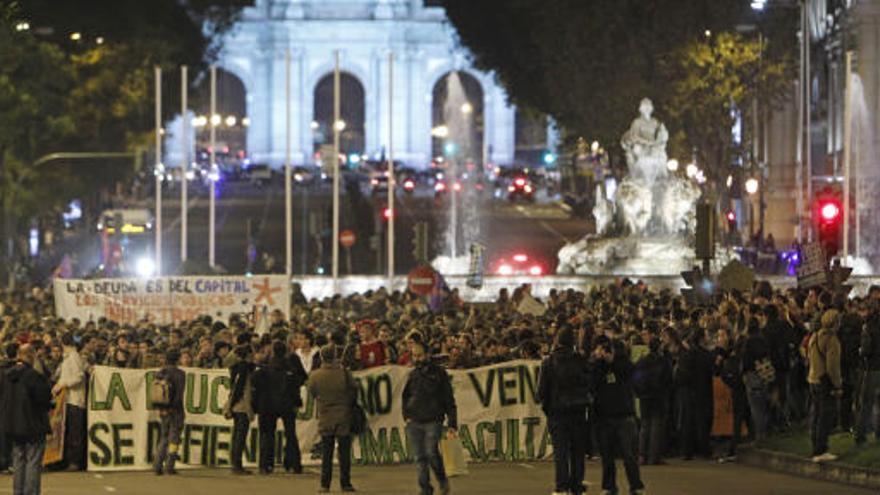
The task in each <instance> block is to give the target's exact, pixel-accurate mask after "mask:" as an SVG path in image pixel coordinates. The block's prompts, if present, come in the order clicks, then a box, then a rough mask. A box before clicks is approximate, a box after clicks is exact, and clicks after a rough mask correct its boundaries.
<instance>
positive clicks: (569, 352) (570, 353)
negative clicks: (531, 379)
mask: <svg viewBox="0 0 880 495" xmlns="http://www.w3.org/2000/svg"><path fill="white" fill-rule="evenodd" d="M592 382H593V380H592V377H591V374H590V370H589V363H588V362H587V360H586V358H585V357H584V356H582V355H581V354H580V353H577V352H575V337H574V331H572V329H571V327H570V326H564V327H562V328H561V329H560V330H559V332H558V333H557V334H556V345H555V347H554V349H553V352H552V353H551V354H550V356H549V357H547V358H546V359H544V361H543V362H542V363H541V369H540V371H539V374H538V400H539V401H541V409H543V410H544V413H545V414H546V415H547V425H548V428H549V429H550V436H551V441H552V442H553V463H554V465H555V474H556V480H555V481H556V488H555V490H554V491H553V494H554V495H563V494H574V495H580V494H582V493H584V492H586V488H585V487H584V471H585V468H584V456H585V455H586V442H587V436H588V435H589V429H588V428H587V408H588V407H589V405H590V404H591V403H592Z"/></svg>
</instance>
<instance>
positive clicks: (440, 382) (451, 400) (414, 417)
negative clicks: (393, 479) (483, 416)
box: [403, 330, 458, 495]
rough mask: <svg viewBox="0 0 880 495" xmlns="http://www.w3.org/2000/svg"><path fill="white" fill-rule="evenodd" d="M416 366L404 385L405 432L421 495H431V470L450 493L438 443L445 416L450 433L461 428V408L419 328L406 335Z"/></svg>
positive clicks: (453, 433) (443, 491) (441, 486)
mask: <svg viewBox="0 0 880 495" xmlns="http://www.w3.org/2000/svg"><path fill="white" fill-rule="evenodd" d="M407 340H408V343H409V351H410V354H411V355H412V359H413V364H414V366H415V368H414V369H413V370H412V371H411V372H410V373H409V376H407V379H406V384H405V385H404V387H403V419H404V421H406V435H407V437H408V438H409V441H410V449H411V451H412V452H413V453H414V457H415V460H416V464H417V465H418V470H419V488H420V490H421V493H422V495H431V494H432V493H434V488H433V487H432V486H431V477H430V473H429V467H430V470H432V471H434V476H435V477H436V478H437V483H438V484H439V485H440V493H442V494H443V495H446V494H448V493H449V479H448V478H447V477H446V469H445V467H444V466H443V458H442V457H440V450H439V448H438V444H439V442H440V436H441V435H442V433H443V420H444V418H445V419H446V421H447V424H448V425H449V433H450V435H455V432H456V430H457V429H458V412H457V411H458V410H457V408H456V405H455V397H454V396H453V394H452V385H451V384H450V378H449V375H448V374H447V373H446V370H444V369H443V368H441V367H440V366H439V365H438V364H436V363H434V362H433V361H431V356H430V354H429V353H428V344H427V342H425V338H424V337H423V336H422V334H421V333H420V332H418V331H416V330H414V331H412V332H410V333H409V336H408V338H407Z"/></svg>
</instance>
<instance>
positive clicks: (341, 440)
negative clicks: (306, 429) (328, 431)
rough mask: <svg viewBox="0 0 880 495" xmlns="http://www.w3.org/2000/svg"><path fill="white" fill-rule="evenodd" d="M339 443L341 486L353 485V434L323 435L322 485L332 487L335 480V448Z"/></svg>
mask: <svg viewBox="0 0 880 495" xmlns="http://www.w3.org/2000/svg"><path fill="white" fill-rule="evenodd" d="M336 444H339V452H338V454H339V486H342V487H347V486H351V435H346V436H344V437H338V436H336V435H322V436H321V486H323V487H325V488H330V482H331V481H332V480H333V450H334V448H335V447H336Z"/></svg>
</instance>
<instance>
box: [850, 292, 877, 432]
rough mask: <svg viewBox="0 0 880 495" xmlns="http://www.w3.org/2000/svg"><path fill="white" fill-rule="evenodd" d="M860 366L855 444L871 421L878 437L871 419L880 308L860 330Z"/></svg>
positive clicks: (875, 382)
mask: <svg viewBox="0 0 880 495" xmlns="http://www.w3.org/2000/svg"><path fill="white" fill-rule="evenodd" d="M859 354H860V356H861V358H862V366H863V367H864V369H865V375H864V380H863V382H862V390H861V401H860V403H861V409H860V410H859V418H858V423H857V425H856V444H858V445H862V444H864V443H865V440H866V436H867V434H868V429H869V428H870V427H871V423H872V422H873V423H874V424H873V429H874V436H875V437H877V438H878V439H880V424H878V423H877V422H876V421H872V420H874V419H875V418H873V417H872V416H873V415H874V404H875V403H876V400H877V396H878V395H880V310H878V309H877V308H875V309H874V310H873V311H872V312H871V314H870V315H869V316H868V318H867V322H866V323H865V328H864V329H863V330H862V341H861V346H860V348H859Z"/></svg>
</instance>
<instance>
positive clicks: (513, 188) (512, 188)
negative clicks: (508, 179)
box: [507, 186, 516, 192]
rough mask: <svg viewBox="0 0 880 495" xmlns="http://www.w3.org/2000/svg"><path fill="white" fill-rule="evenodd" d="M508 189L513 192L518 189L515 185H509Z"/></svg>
mask: <svg viewBox="0 0 880 495" xmlns="http://www.w3.org/2000/svg"><path fill="white" fill-rule="evenodd" d="M507 190H508V191H510V192H513V191H516V188H515V187H513V186H509V187H508V188H507Z"/></svg>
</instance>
